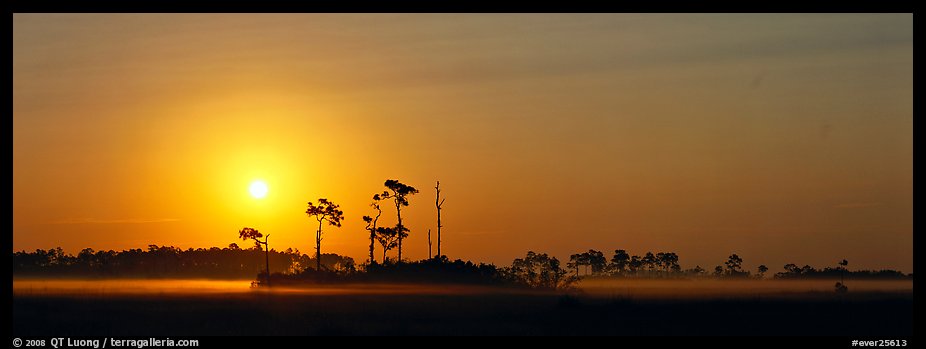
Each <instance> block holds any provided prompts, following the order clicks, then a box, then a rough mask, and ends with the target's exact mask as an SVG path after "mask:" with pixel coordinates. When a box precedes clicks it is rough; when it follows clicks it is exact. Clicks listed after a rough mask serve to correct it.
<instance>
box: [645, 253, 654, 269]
mask: <svg viewBox="0 0 926 349" xmlns="http://www.w3.org/2000/svg"><path fill="white" fill-rule="evenodd" d="M642 262H643V266H644V267H646V270H649V271H653V270H654V269H656V255H654V254H653V253H652V252H647V253H646V255H644V256H643V259H642Z"/></svg>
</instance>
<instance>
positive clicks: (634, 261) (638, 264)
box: [627, 255, 643, 274]
mask: <svg viewBox="0 0 926 349" xmlns="http://www.w3.org/2000/svg"><path fill="white" fill-rule="evenodd" d="M627 267H628V268H629V269H630V273H631V274H636V273H637V271H638V270H640V269H642V268H643V259H642V258H640V256H636V255H635V256H632V257H630V263H628V264H627Z"/></svg>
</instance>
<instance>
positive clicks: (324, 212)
mask: <svg viewBox="0 0 926 349" xmlns="http://www.w3.org/2000/svg"><path fill="white" fill-rule="evenodd" d="M339 207H340V206H338V205H336V204H335V203H333V202H331V201H328V199H325V198H321V199H318V205H317V206H316V205H314V204H313V203H312V202H311V201H309V207H308V208H307V209H306V210H305V214H306V215H308V216H310V217H313V216H314V217H315V220H317V221H318V230H317V231H316V232H315V259H316V262H315V269H316V270H321V267H322V259H321V255H322V252H321V251H322V223H324V222H328V225H333V226H335V227H340V226H341V220H342V219H344V211H341V210H339V209H338V208H339Z"/></svg>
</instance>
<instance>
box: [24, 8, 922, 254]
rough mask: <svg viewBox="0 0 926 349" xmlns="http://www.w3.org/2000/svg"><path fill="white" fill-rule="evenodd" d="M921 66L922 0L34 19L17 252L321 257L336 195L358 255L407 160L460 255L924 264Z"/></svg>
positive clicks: (339, 240) (417, 224)
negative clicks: (262, 239) (635, 10)
mask: <svg viewBox="0 0 926 349" xmlns="http://www.w3.org/2000/svg"><path fill="white" fill-rule="evenodd" d="M912 74H913V16H912V14H785V15H779V14H754V15H742V14H570V15H558V14H440V15H428V14H233V15H229V14H15V15H14V16H13V249H14V250H16V251H18V250H30V251H31V250H34V249H36V248H46V249H47V248H50V247H55V246H61V247H63V248H64V249H65V250H66V251H68V252H71V253H76V252H77V251H79V250H80V249H81V248H84V247H91V248H94V249H117V250H120V249H128V248H144V247H145V246H147V245H148V244H158V245H175V246H179V247H182V248H187V247H209V246H220V247H221V246H227V245H228V244H229V243H231V242H238V243H239V244H241V245H242V246H250V244H247V243H244V242H241V241H240V240H237V231H238V229H240V228H241V227H244V226H250V227H255V228H257V229H259V230H261V231H262V232H264V233H265V234H266V233H269V234H271V238H270V244H271V247H274V248H277V249H285V248H287V247H295V248H299V249H300V250H301V251H303V252H305V253H309V252H311V251H312V250H313V249H314V235H313V234H314V229H315V225H314V224H313V222H314V220H312V219H310V218H308V217H306V215H305V214H304V212H305V208H306V202H307V201H310V200H312V201H315V200H316V199H317V198H319V197H326V198H328V199H330V200H332V201H334V202H336V203H339V204H341V207H342V209H343V210H344V211H345V216H346V220H345V222H344V225H343V227H341V228H339V229H335V228H333V227H326V228H325V240H324V241H323V243H322V252H336V253H340V254H347V255H350V256H352V257H354V258H355V259H356V260H357V261H358V262H359V261H363V260H365V256H366V254H367V249H368V243H369V240H368V239H367V237H368V235H367V233H366V232H365V231H364V230H363V228H364V223H363V222H362V221H361V219H360V217H361V216H362V215H367V214H370V213H371V209H370V208H369V207H368V206H367V204H368V203H369V199H370V197H371V195H372V194H373V193H375V192H379V191H382V189H383V186H382V184H383V181H384V180H385V179H388V178H395V179H399V180H401V181H402V182H404V183H407V184H410V185H413V186H415V187H417V188H418V189H419V190H420V191H421V193H420V194H418V195H416V196H413V197H411V206H410V207H408V208H406V209H405V210H403V215H402V216H403V222H404V223H405V224H406V225H407V226H408V227H409V228H410V229H411V234H410V237H409V238H408V240H406V242H405V243H404V244H403V245H404V249H403V255H404V256H408V258H412V259H420V258H425V257H426V256H427V230H428V229H429V228H430V229H435V226H436V212H435V208H434V184H435V181H436V180H440V181H441V192H442V195H443V196H444V197H446V203H445V204H444V206H443V210H442V221H443V224H444V236H443V240H444V245H443V250H444V251H443V252H444V253H445V254H447V255H448V256H449V257H451V258H463V259H471V260H475V261H486V262H493V263H497V264H502V265H508V264H509V263H510V262H511V260H512V259H513V258H515V257H518V256H523V255H524V253H525V252H526V251H527V250H534V251H538V252H547V253H551V254H553V255H555V256H557V257H559V258H560V259H561V260H563V259H568V256H569V255H570V254H571V253H576V252H580V251H585V250H588V249H590V248H594V249H599V250H603V251H605V252H606V254H607V255H608V256H609V257H610V254H611V253H612V252H613V250H614V249H615V248H623V249H627V250H628V251H629V252H630V253H632V254H640V255H642V254H644V253H645V252H646V251H653V252H658V251H674V252H677V253H678V254H679V255H680V263H681V264H682V266H683V267H685V268H690V267H694V266H695V265H696V264H698V265H701V266H702V267H705V268H708V269H710V268H712V267H713V266H715V265H718V264H721V263H722V262H723V261H724V260H725V259H726V257H727V256H728V255H729V254H730V253H734V252H735V253H737V254H739V255H740V256H741V257H743V259H744V260H745V263H744V266H745V267H747V268H749V269H750V270H754V268H755V266H757V265H758V264H760V263H764V264H767V265H768V266H769V267H770V268H771V270H772V271H773V272H777V271H781V266H782V265H784V264H785V263H791V262H793V263H797V264H801V265H803V264H811V265H814V266H817V267H823V266H834V265H835V263H836V262H837V261H838V260H841V259H843V258H846V259H848V260H849V261H850V265H849V266H850V268H861V269H868V268H873V269H880V268H892V269H898V270H902V271H907V272H910V271H912V270H913V244H912V240H913V194H912V189H913V132H912V124H913V113H912V103H913V99H912V98H913V91H912V86H913V82H912ZM258 178H260V179H263V180H265V181H266V182H267V184H268V185H269V187H270V192H269V195H268V196H267V197H266V198H265V199H262V200H255V199H253V198H251V197H250V196H249V194H248V191H247V188H248V185H249V183H250V182H251V181H252V180H254V179H258ZM394 210H395V209H394V208H392V207H389V206H388V205H387V206H385V210H384V214H383V218H382V219H381V222H382V223H384V224H394V223H395V212H394ZM377 251H379V249H377ZM379 253H380V252H377V255H378V256H379V255H380V254H379ZM390 255H394V251H392V252H390Z"/></svg>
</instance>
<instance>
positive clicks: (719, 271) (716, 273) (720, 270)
mask: <svg viewBox="0 0 926 349" xmlns="http://www.w3.org/2000/svg"><path fill="white" fill-rule="evenodd" d="M714 276H716V277H721V276H723V267H721V266H719V265H718V266H716V267H714Z"/></svg>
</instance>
